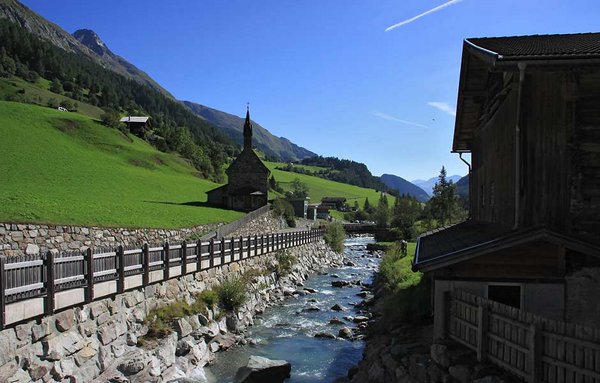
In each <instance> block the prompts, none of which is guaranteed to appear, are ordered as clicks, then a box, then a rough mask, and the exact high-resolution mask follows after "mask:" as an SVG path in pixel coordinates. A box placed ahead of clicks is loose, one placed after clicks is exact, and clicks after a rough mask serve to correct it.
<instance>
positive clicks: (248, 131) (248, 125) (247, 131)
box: [244, 105, 252, 150]
mask: <svg viewBox="0 0 600 383" xmlns="http://www.w3.org/2000/svg"><path fill="white" fill-rule="evenodd" d="M245 149H248V150H252V122H250V106H249V105H247V106H246V122H244V150H245Z"/></svg>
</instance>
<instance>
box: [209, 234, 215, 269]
mask: <svg viewBox="0 0 600 383" xmlns="http://www.w3.org/2000/svg"><path fill="white" fill-rule="evenodd" d="M208 256H209V257H210V259H209V260H208V267H210V268H212V267H214V265H215V238H214V237H212V238H211V239H210V254H209V255H208Z"/></svg>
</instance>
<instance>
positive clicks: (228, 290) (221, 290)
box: [215, 278, 248, 312]
mask: <svg viewBox="0 0 600 383" xmlns="http://www.w3.org/2000/svg"><path fill="white" fill-rule="evenodd" d="M215 290H216V292H217V296H218V297H219V306H220V307H221V308H222V309H223V310H226V311H229V312H234V311H237V310H238V309H239V308H240V307H242V305H243V304H244V303H245V302H246V298H247V295H248V289H247V286H246V282H245V280H244V279H243V278H234V279H228V280H226V281H225V282H223V283H221V285H219V286H217V287H216V288H215Z"/></svg>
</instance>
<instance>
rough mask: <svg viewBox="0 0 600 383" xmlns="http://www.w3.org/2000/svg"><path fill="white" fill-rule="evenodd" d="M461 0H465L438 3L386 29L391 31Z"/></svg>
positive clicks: (459, 0)
mask: <svg viewBox="0 0 600 383" xmlns="http://www.w3.org/2000/svg"><path fill="white" fill-rule="evenodd" d="M461 1H463V0H450V1H448V2H446V3H444V4H442V5H438V6H437V7H435V8H432V9H430V10H428V11H425V12H423V13H421V14H419V15H416V16H415V17H411V18H410V19H406V20H404V21H401V22H399V23H398V24H394V25H392V26H391V27H387V28H386V29H385V31H386V32H389V31H391V30H392V29H396V28H398V27H401V26H403V25H406V24H409V23H412V22H413V21H415V20H418V19H420V18H421V17H423V16H427V15H429V14H431V13H434V12H437V11H439V10H442V9H444V8H446V7H449V6H451V5H454V4H456V3H460V2H461Z"/></svg>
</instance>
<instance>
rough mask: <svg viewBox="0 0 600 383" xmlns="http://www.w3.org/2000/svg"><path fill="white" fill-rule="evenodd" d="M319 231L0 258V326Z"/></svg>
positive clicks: (311, 237)
mask: <svg viewBox="0 0 600 383" xmlns="http://www.w3.org/2000/svg"><path fill="white" fill-rule="evenodd" d="M322 236H323V230H306V231H293V232H285V233H284V232H282V233H276V234H269V235H260V236H250V237H239V238H221V239H220V240H216V239H214V238H213V239H211V240H210V241H202V240H200V241H197V242H190V243H188V242H183V243H181V244H170V243H168V242H167V243H164V244H162V245H159V246H151V245H148V244H145V245H144V246H142V247H138V248H124V247H123V246H119V247H118V248H116V249H103V250H100V249H98V250H96V251H92V249H88V250H87V251H85V252H68V253H60V254H58V255H54V254H53V253H51V252H48V253H46V254H43V255H35V256H33V255H24V256H15V257H4V256H2V257H0V329H1V328H4V327H5V326H7V325H10V324H14V323H18V322H21V321H23V320H26V319H30V318H34V317H38V316H41V315H51V314H52V313H54V312H55V311H57V310H60V309H63V308H66V307H70V306H75V305H78V304H84V303H89V302H91V301H93V300H96V299H100V298H103V297H106V296H110V295H114V294H119V293H122V292H124V291H126V290H130V289H134V288H140V287H144V286H148V285H150V284H152V283H157V282H161V281H165V280H167V279H170V278H175V277H178V276H181V275H185V274H189V273H194V272H197V271H201V270H206V269H209V268H212V267H216V266H221V265H225V264H228V263H231V262H237V261H240V260H243V259H247V258H249V257H254V256H257V255H262V254H267V253H270V252H273V251H277V250H280V249H285V248H289V247H293V246H299V245H303V244H306V243H310V242H314V241H316V240H318V239H320V238H322Z"/></svg>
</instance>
